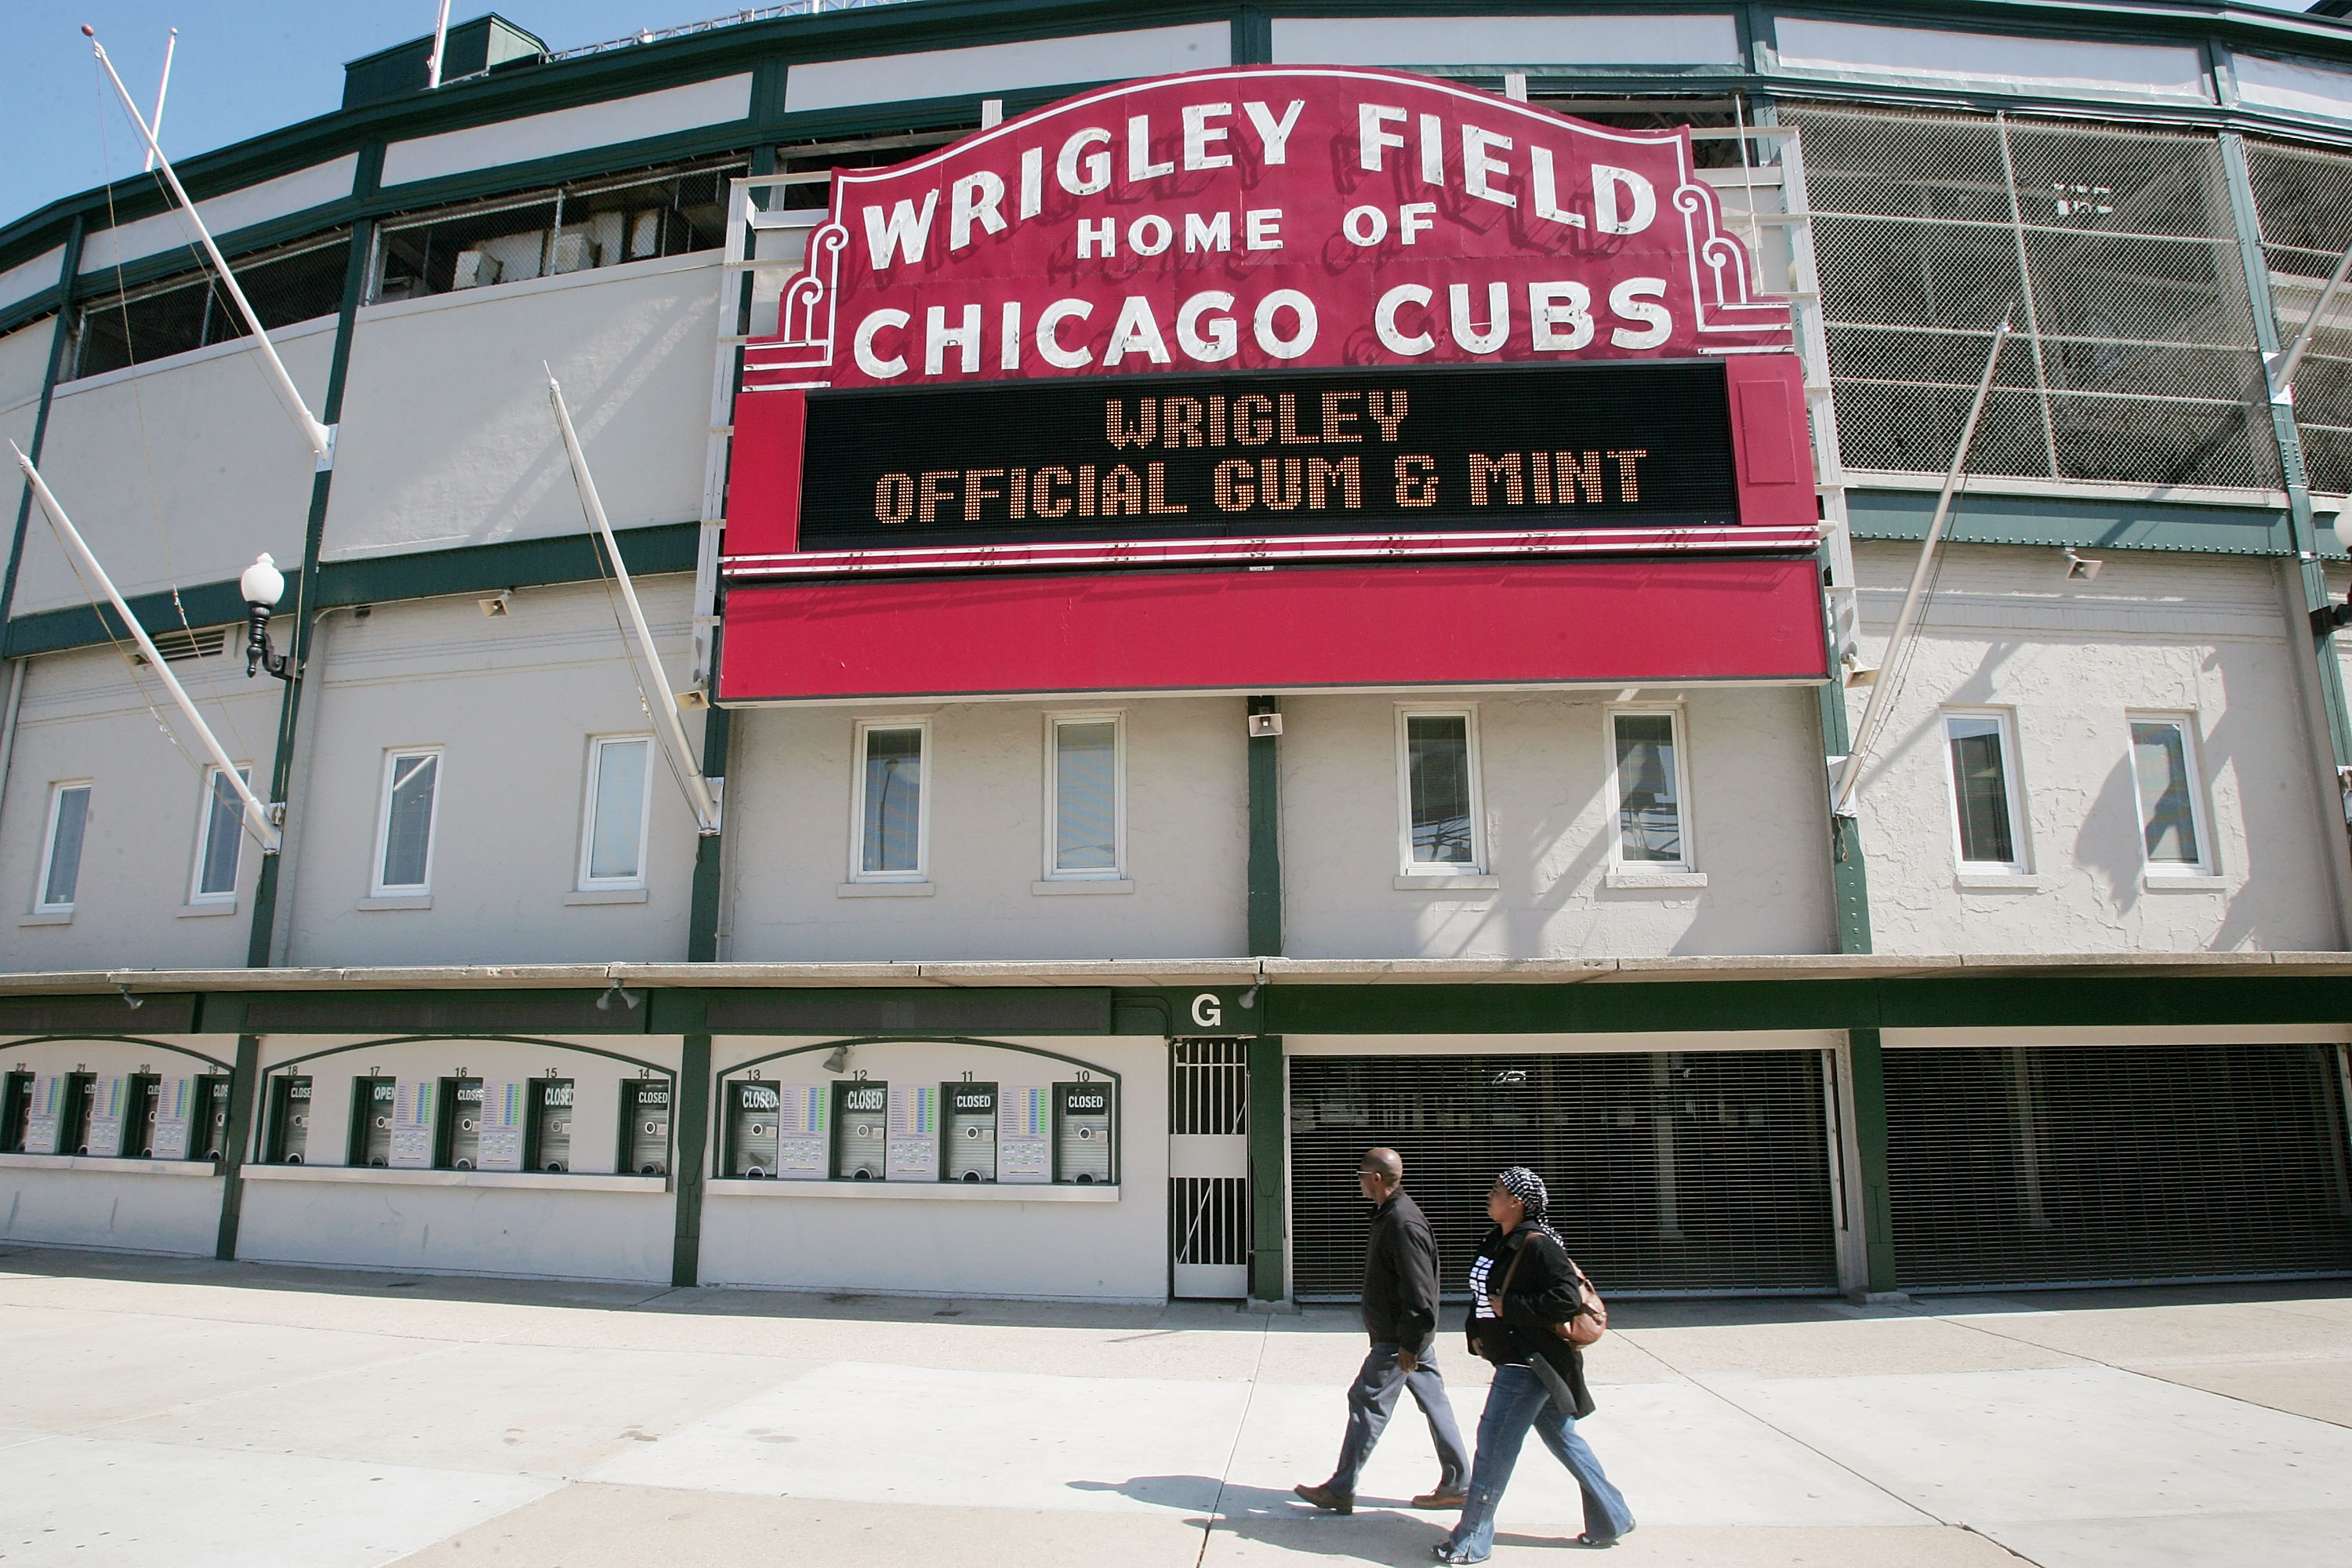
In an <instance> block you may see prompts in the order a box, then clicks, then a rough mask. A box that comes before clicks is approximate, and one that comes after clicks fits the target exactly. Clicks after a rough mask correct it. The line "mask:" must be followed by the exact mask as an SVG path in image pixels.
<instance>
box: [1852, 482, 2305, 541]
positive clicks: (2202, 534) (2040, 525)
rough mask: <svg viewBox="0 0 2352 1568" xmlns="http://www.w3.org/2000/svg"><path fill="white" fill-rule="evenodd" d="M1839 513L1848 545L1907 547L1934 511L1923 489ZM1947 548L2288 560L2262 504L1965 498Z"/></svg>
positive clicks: (1865, 499)
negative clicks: (1848, 531)
mask: <svg viewBox="0 0 2352 1568" xmlns="http://www.w3.org/2000/svg"><path fill="white" fill-rule="evenodd" d="M1846 510H1847V513H1848V517H1849V521H1850V525H1851V528H1852V530H1853V536H1854V537H1855V538H1856V539H1885V540H1897V541H1901V542H1906V543H1914V542H1918V541H1920V540H1923V539H1925V538H1927V519H1928V518H1929V516H1930V515H1931V514H1933V513H1934V511H1935V510H1936V496H1935V494H1934V492H1932V491H1929V490H1871V489H1855V490H1852V491H1849V492H1848V493H1847V496H1846ZM1944 537H1945V541H1946V542H1948V543H1951V544H2025V545H2041V546H2045V547H2047V548H2049V549H2053V550H2063V549H2066V548H2068V547H2070V546H2071V547H2073V548H2074V549H2078V550H2084V549H2090V550H2164V551H2185V552H2193V553H2196V554H2203V555H2292V554H2293V553H2294V534H2293V532H2292V531H2291V530H2290V527H2289V520H2288V517H2287V514H2286V513H2285V512H2284V511H2282V510H2279V509H2278V508H2276V507H2270V506H2245V507H2228V506H2174V505H2158V504H2155V503H2153V502H2147V503H2143V502H2139V501H2118V500H2065V499H2063V498H2060V497H2054V496H2006V495H1984V494H1980V493H1973V492H1972V493H1970V494H1969V495H1965V496H1962V497H1961V498H1959V500H1958V501H1956V502H1955V503H1954V504H1953V507H1952V516H1951V525H1950V528H1949V530H1948V531H1947V532H1946V534H1945V536H1944Z"/></svg>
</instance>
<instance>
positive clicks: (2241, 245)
mask: <svg viewBox="0 0 2352 1568" xmlns="http://www.w3.org/2000/svg"><path fill="white" fill-rule="evenodd" d="M2221 167H2222V171H2223V173H2224V174H2226V175H2227V177H2228V180H2229V185H2230V206H2231V212H2232V214H2233V215H2234V216H2235V217H2236V218H2237V223H2238V258H2239V261H2240V262H2241V264H2242V266H2243V267H2244V268H2245V274H2246V289H2247V292H2248V294H2249V295H2250V296H2251V297H2252V304H2253V313H2254V342H2256V343H2257V344H2259V345H2260V346H2261V348H2262V351H2263V354H2264V356H2266V357H2267V356H2269V355H2271V354H2274V353H2278V352H2279V351H2280V350H2281V349H2282V348H2283V347H2284V344H2283V343H2281V342H2279V334H2278V310H2277V306H2276V304H2275V302H2274V301H2273V300H2272V298H2271V271H2270V261H2269V258H2266V257H2265V256H2264V255H2263V239H2262V219H2261V216H2260V215H2259V214H2258V213H2257V212H2256V210H2255V207H2254V184H2253V175H2252V171H2250V170H2249V169H2248V168H2247V166H2246V144H2245V142H2244V139H2243V138H2242V137H2241V136H2240V135H2239V134H2238V132H2234V131H2225V132H2222V133H2221ZM2271 431H2272V434H2273V435H2274V436H2275V437H2277V439H2278V451H2279V472H2280V477H2281V478H2282V479H2284V482H2285V485H2286V499H2287V538H2288V544H2289V546H2290V548H2292V549H2293V550H2294V553H2295V559H2296V566H2297V571H2298V573H2299V574H2300V578H2301V581H2302V584H2303V600H2304V605H2305V608H2306V609H2317V608H2318V607H2319V606H2321V605H2325V604H2326V603H2327V567H2326V563H2324V562H2322V561H2321V560H2320V558H2319V541H2318V537H2317V534H2316V532H2315V530H2314V528H2313V526H2312V510H2311V479H2310V475H2309V472H2308V470H2307V468H2306V467H2305V461H2304V456H2303V431H2302V429H2301V427H2300V426H2297V425H2296V424H2295V422H2294V404H2293V403H2289V402H2279V401H2273V402H2272V404H2271ZM2303 629H2304V630H2305V632H2306V634H2308V625H2307V623H2305V626H2304V627H2303ZM2312 640H2313V643H2314V645H2315V646H2314V649H2313V657H2314V658H2315V660H2316V661H2317V663H2316V671H2317V674H2318V677H2319V699H2320V704H2321V706H2322V707H2323V708H2324V709H2325V710H2326V715H2327V740H2328V747H2329V750H2330V752H2332V754H2333V756H2334V758H2335V766H2336V767H2337V768H2344V767H2352V708H2347V702H2346V696H2345V690H2344V667H2343V666H2342V665H2341V664H2340V663H2338V662H2337V660H2336V634H2335V633H2334V632H2333V631H2328V632H2321V633H2317V634H2315V635H2313V637H2312ZM2334 785H2335V781H2334V780H2333V779H2330V780H2329V781H2328V788H2329V789H2330V790H2331V791H2332V790H2333V788H2334Z"/></svg>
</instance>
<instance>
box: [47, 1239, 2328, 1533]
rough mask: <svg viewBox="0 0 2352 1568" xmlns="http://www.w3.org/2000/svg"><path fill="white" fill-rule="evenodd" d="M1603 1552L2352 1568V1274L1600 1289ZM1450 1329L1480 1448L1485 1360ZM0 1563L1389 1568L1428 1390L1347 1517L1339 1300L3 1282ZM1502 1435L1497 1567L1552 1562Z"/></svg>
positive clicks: (1562, 1486)
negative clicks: (1757, 1294) (1698, 1291)
mask: <svg viewBox="0 0 2352 1568" xmlns="http://www.w3.org/2000/svg"><path fill="white" fill-rule="evenodd" d="M1613 1316H1614V1321H1615V1322H1616V1324H1617V1327H1616V1329H1615V1330H1614V1331H1612V1333H1611V1335H1610V1337H1609V1338H1608V1339H1607V1340H1606V1341H1605V1342H1603V1343H1602V1344H1601V1347H1599V1348H1598V1349H1597V1350H1596V1352H1594V1354H1593V1356H1592V1359H1591V1371H1592V1374H1593V1382H1594V1384H1595V1389H1594V1392H1595V1395H1596V1397H1597V1398H1598V1399H1599V1400H1600V1402H1601V1412H1600V1414H1599V1415H1596V1416H1594V1417H1593V1418H1592V1420H1591V1422H1590V1423H1589V1424H1588V1425H1587V1426H1586V1430H1587V1433H1588V1435H1589V1436H1591V1440H1592V1442H1593V1445H1594V1447H1596V1448H1597V1449H1598V1450H1599V1452H1600V1454H1601V1458H1602V1460H1603V1462H1604V1463H1605V1464H1606V1465H1607V1466H1608V1468H1609V1470H1610V1473H1611V1475H1612V1478H1613V1479H1615V1480H1616V1481H1617V1482H1618V1484H1619V1485H1620V1486H1621V1487H1622V1488H1623V1489H1624V1491H1625V1493H1626V1495H1627V1497H1628V1498H1629V1499H1630V1500H1631V1501H1632V1503H1633V1510H1634V1511H1635V1513H1636V1515H1637V1516H1638V1517H1639V1518H1640V1520H1641V1528H1640V1529H1639V1530H1638V1531H1636V1532H1635V1533H1634V1534H1633V1536H1631V1537H1629V1538H1627V1540H1626V1542H1625V1543H1624V1545H1623V1546H1622V1547H1621V1548H1620V1549H1619V1550H1618V1552H1617V1553H1616V1554H1615V1555H1614V1556H1613V1557H1612V1558H1610V1559H1608V1561H1610V1562H1612V1563H1619V1564H1623V1565H1626V1568H1631V1565H1633V1564H1641V1563H1706V1564H1711V1565H1723V1568H1777V1565H1780V1564H1797V1563H1802V1564H1807V1565H1809V1568H1810V1565H1822V1564H1858V1563H1872V1564H1877V1563H1886V1564H1920V1565H1925V1568H1942V1565H1946V1564H1949V1565H1952V1568H1966V1565H1969V1564H1977V1563H1985V1564H1993V1563H2015V1562H2016V1561H2018V1560H2019V1559H2024V1560H2026V1561H2029V1562H2032V1563H2041V1564H2044V1565H2046V1568H2077V1565H2088V1564H2094V1563H2096V1564H2118V1563H2129V1564H2173V1563H2179V1564H2190V1563H2232V1564H2243V1563H2256V1564H2259V1565H2260V1568H2295V1565H2300V1564H2328V1565H2331V1568H2341V1565H2343V1564H2345V1563H2352V1545H2347V1542H2352V1284H2345V1283H2339V1282H2333V1281H2330V1282H2316V1283H2305V1284H2298V1285H2277V1286H2242V1287H2210V1288H2182V1289H2161V1290H2159V1289H2147V1290H2129V1291H2101V1292H2071V1293H2052V1294H2036V1295H2032V1296H2030V1297H2025V1298H2022V1299H2018V1300H1958V1299H1953V1298H1942V1299H1937V1300H1927V1301H1923V1302H1920V1303H1918V1304H1916V1305H1915V1306H1913V1307H1911V1308H1908V1309H1900V1308H1870V1309H1859V1308H1850V1307H1846V1306H1843V1305H1842V1304H1838V1303H1832V1302H1812V1301H1806V1302H1752V1301H1750V1302H1707V1303H1689V1302H1683V1303H1643V1302H1626V1303H1623V1304H1622V1305H1620V1306H1619V1307H1618V1308H1617V1310H1616V1311H1615V1313H1614V1315H1613ZM1459 1343H1460V1341H1459V1337H1458V1336H1457V1335H1453V1334H1448V1335H1447V1336H1446V1337H1445V1338H1444V1339H1443V1340H1441V1342H1440V1348H1441V1353H1442V1354H1443V1355H1444V1358H1445V1359H1444V1370H1445V1373H1446V1375H1447V1378H1448V1380H1449V1382H1450V1384H1451V1385H1452V1387H1453V1390H1454V1403H1455V1407H1456V1409H1457V1411H1458V1413H1459V1414H1460V1415H1461V1418H1462V1422H1463V1426H1464V1427H1465V1433H1466V1432H1468V1431H1469V1430H1471V1429H1472V1428H1474V1427H1475V1423H1476V1419H1477V1412H1478V1407H1479V1405H1480V1403H1481V1402H1482V1400H1483V1399H1484V1384H1485V1381H1486V1378H1485V1372H1486V1369H1485V1367H1484V1366H1483V1365H1481V1364H1478V1363H1470V1362H1467V1361H1466V1359H1465V1357H1464V1356H1463V1354H1462V1353H1461V1352H1460V1351H1459V1349H1458V1346H1459ZM0 1344H5V1352H6V1353H5V1363H0V1364H5V1369H6V1371H5V1379H6V1384H5V1392H0V1563H9V1564H18V1563H37V1564H47V1563H68V1562H70V1563H81V1564H96V1565H106V1568H112V1565H115V1564H120V1565H121V1568H152V1565H153V1564H155V1563H173V1564H175V1565H182V1564H215V1563H217V1564H236V1565H239V1568H250V1565H252V1564H257V1563H263V1564H277V1563H287V1564H301V1565H304V1568H313V1565H316V1568H342V1565H346V1564H348V1565H351V1568H361V1565H372V1564H379V1563H415V1564H434V1565H436V1568H437V1565H445V1564H483V1563H489V1564H530V1565H532V1568H547V1565H554V1568H602V1565H604V1564H613V1565H620V1564H627V1565H630V1568H642V1565H643V1564H646V1563H656V1562H660V1563H671V1562H679V1563H695V1564H697V1565H698V1568H699V1565H705V1564H708V1565H713V1568H733V1565H736V1564H743V1565H745V1568H750V1565H752V1564H758V1565H760V1568H772V1565H773V1564H776V1563H815V1562H822V1561H826V1560H832V1559H838V1560H841V1561H844V1562H868V1563H941V1562H953V1563H956V1564H957V1565H958V1568H982V1565H986V1564H995V1563H1008V1564H1009V1563H1019V1564H1023V1565H1024V1568H1028V1565H1034V1564H1037V1563H1089V1562H1106V1561H1107V1562H1110V1563H1116V1564H1117V1565H1118V1568H1159V1565H1161V1564H1167V1565H1171V1568H1173V1565H1178V1564H1183V1565H1193V1564H1215V1565H1225V1564H1241V1563H1265V1562H1275V1561H1286V1560H1292V1559H1307V1558H1319V1559H1328V1560H1333V1561H1336V1562H1343V1563H1344V1562H1366V1563H1424V1562H1427V1561H1428V1548H1429V1545H1430V1543H1431V1542H1434V1541H1436V1540H1437V1539H1438V1538H1439V1536H1440V1533H1441V1531H1442V1529H1443V1528H1444V1526H1445V1525H1448V1524H1450V1523H1451V1522H1452V1519H1451V1516H1432V1515H1424V1514H1417V1513H1414V1512H1413V1511H1412V1510H1410V1509H1409V1508H1407V1507H1405V1506H1404V1500H1405V1499H1407V1498H1409V1497H1410V1496H1412V1494H1413V1493H1415V1492H1417V1491H1420V1490H1422V1489H1424V1488H1425V1487H1427V1486H1428V1485H1429V1484H1430V1483H1431V1482H1432V1481H1433V1480H1434V1479H1435V1461H1434V1460H1433V1458H1432V1456H1431V1449H1430V1446H1429V1438H1428V1434H1427V1432H1426V1430H1425V1429H1424V1428H1423V1426H1422V1424H1421V1421H1420V1418H1419V1416H1418V1415H1417V1414H1415V1413H1414V1412H1413V1411H1412V1407H1411V1405H1410V1403H1409V1402H1408V1403H1407V1405H1406V1406H1405V1408H1404V1409H1403V1410H1402V1411H1401V1412H1400V1413H1399V1416H1398V1419H1397V1421H1396V1424H1395V1425H1394V1426H1391V1429H1390V1432H1389V1435H1388V1436H1387V1438H1386V1440H1385V1441H1384V1442H1383V1444H1382V1445H1381V1450H1380V1452H1379V1453H1378V1455H1377V1456H1376V1457H1375V1459H1374V1461H1373V1463H1372V1465H1371V1466H1370V1468H1369V1469H1368V1471H1367V1473H1366V1475H1365V1477H1364V1479H1363V1486H1362V1492H1361V1496H1360V1503H1359V1511H1358V1512H1357V1513H1356V1514H1355V1515H1354V1516H1353V1517H1352V1518H1348V1519H1339V1518H1335V1517H1330V1516H1326V1515H1318V1514H1316V1513H1314V1512H1313V1511H1312V1510H1308V1509H1307V1508H1306V1507H1305V1505H1303V1504H1301V1503H1299V1502H1297V1500H1295V1499H1293V1498H1292V1497H1291V1496H1290V1493H1289V1488H1290V1486H1291V1484H1292V1483H1293V1482H1295V1481H1301V1480H1320V1479H1323V1477H1324V1476H1325V1475H1326V1474H1327V1473H1328V1470H1329V1468H1330V1465H1331V1460H1332V1457H1333V1455H1334V1453H1335V1452H1336V1450H1337V1448H1338V1445H1339V1431H1340V1424H1341V1421H1342V1418H1343V1407H1342V1400H1341V1394H1340V1390H1341V1389H1342V1388H1343V1387H1344V1385H1345V1384H1346V1382H1347V1379H1348V1376H1349V1373H1350V1372H1351V1371H1352V1370H1353V1368H1354V1366H1355V1363H1356V1362H1357V1361H1358V1360H1359V1359H1360V1355H1361V1353H1362V1352H1361V1345H1362V1341H1361V1335H1360V1332H1358V1331H1356V1329H1355V1326H1354V1323H1353V1320H1352V1317H1351V1315H1350V1314H1349V1313H1348V1312H1346V1311H1343V1310H1318V1311H1309V1312H1307V1313H1305V1314H1303V1315H1299V1316H1273V1317H1268V1316H1265V1315H1262V1314H1246V1313H1242V1312H1237V1311H1234V1310H1231V1309H1228V1308H1216V1307H1209V1306H1190V1305H1186V1306H1177V1307H1171V1308H1167V1309H1164V1310H1162V1309H1156V1308H1136V1309H1122V1308H1087V1307H1053V1306H1035V1305H1024V1304H1020V1303H1005V1302H989V1301H948V1302H941V1301H927V1300H926V1301H917V1300H898V1299H886V1298H880V1297H848V1296H828V1297H812V1296H787V1295H772V1294H766V1293H759V1292H748V1291H720V1290H685V1291H673V1290H664V1289H653V1288H649V1287H645V1288H637V1287H625V1286H588V1285H562V1284H553V1283H544V1282H536V1281H500V1280H485V1279H439V1278H428V1277H415V1276H401V1275H378V1274H353V1273H332V1272H326V1271H320V1270H310V1269H295V1268H259V1267H252V1266H246V1265H219V1264H212V1263H197V1262H182V1261H169V1260H162V1259H152V1258H121V1257H119V1256H110V1255H101V1254H93V1253H75V1252H65V1251H39V1250H30V1249H14V1250H0ZM1579 1528H1580V1520H1579V1507H1578V1502H1577V1497H1576V1492H1575V1489H1574V1487H1573V1485H1572V1484H1571V1483H1570V1481H1569V1480H1568V1479H1567V1477H1566V1475H1565V1474H1564V1473H1563V1472H1562V1471H1561V1470H1560V1468H1559V1466H1558V1465H1557V1464H1555V1463H1554V1462H1553V1461H1552V1460H1551V1458H1549V1455H1547V1454H1545V1453H1544V1452H1543V1451H1542V1449H1541V1448H1540V1447H1539V1446H1537V1445H1535V1444H1532V1443H1531V1444H1530V1445H1529V1447H1528V1452H1527V1453H1526V1455H1525V1456H1523V1458H1522V1460H1521V1463H1520V1467H1519V1470H1518V1474H1517V1479H1515V1480H1514V1482H1513V1485H1512V1488H1511V1489H1510V1492H1509V1493H1508V1495H1507V1497H1506V1499H1505V1500H1504V1504H1503V1510H1502V1535H1501V1537H1500V1541H1499V1544H1498V1546H1497V1549H1496V1554H1495V1560H1496V1562H1497V1563H1511V1562H1520V1563H1538V1562H1557V1561H1559V1560H1560V1558H1559V1549H1560V1542H1561V1539H1562V1538H1563V1537H1565V1536H1570V1535H1573V1534H1574V1533H1575V1532H1576V1531H1577V1530H1578V1529H1579Z"/></svg>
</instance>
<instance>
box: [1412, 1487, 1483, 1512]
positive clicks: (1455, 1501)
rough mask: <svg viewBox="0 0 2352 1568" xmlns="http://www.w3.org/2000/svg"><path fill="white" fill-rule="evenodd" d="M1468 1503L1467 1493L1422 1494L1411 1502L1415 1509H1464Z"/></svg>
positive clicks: (1442, 1492) (1436, 1492)
mask: <svg viewBox="0 0 2352 1568" xmlns="http://www.w3.org/2000/svg"><path fill="white" fill-rule="evenodd" d="M1469 1502H1470V1496H1469V1494H1468V1493H1467V1492H1447V1491H1435V1492H1423V1493H1422V1494H1421V1496H1419V1497H1417V1498H1415V1499H1413V1500H1412V1506H1413V1507H1415V1508H1466V1507H1468V1506H1469Z"/></svg>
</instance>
